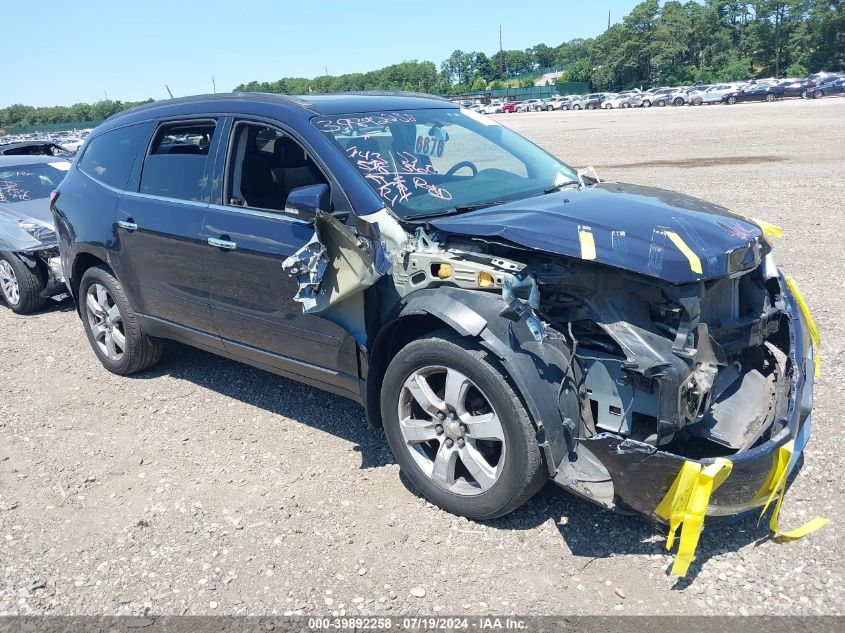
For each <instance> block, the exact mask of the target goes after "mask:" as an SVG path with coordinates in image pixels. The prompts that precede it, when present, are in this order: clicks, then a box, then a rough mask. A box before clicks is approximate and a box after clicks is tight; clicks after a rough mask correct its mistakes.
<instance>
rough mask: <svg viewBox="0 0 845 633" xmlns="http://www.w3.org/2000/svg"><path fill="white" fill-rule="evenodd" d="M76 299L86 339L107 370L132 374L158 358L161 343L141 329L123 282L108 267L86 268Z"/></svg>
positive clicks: (121, 373) (120, 373)
mask: <svg viewBox="0 0 845 633" xmlns="http://www.w3.org/2000/svg"><path fill="white" fill-rule="evenodd" d="M79 303H80V312H81V313H82V323H83V325H84V326H85V333H86V334H87V335H88V342H89V343H90V344H91V348H92V349H93V350H94V353H95V354H96V355H97V358H98V359H99V360H100V362H101V363H102V364H103V367H105V368H106V369H108V370H109V371H110V372H112V373H114V374H118V375H121V376H126V375H129V374H134V373H135V372H138V371H141V370H143V369H147V368H149V367H152V366H153V365H155V364H156V363H157V362H158V361H159V360H160V359H161V351H162V348H161V344H160V343H158V342H156V341H154V340H152V339H151V338H149V337H148V336H147V335H146V334H145V333H144V331H143V330H142V329H141V324H140V323H139V321H138V317H137V316H136V315H135V311H134V310H133V309H132V306H130V305H129V299H127V298H126V293H124V291H123V286H121V285H120V282H119V281H118V280H117V279H116V278H115V277H114V275H112V273H111V271H110V270H109V269H108V268H106V267H104V266H97V267H94V268H89V269H88V270H86V271H85V274H83V275H82V279H81V280H80V282H79Z"/></svg>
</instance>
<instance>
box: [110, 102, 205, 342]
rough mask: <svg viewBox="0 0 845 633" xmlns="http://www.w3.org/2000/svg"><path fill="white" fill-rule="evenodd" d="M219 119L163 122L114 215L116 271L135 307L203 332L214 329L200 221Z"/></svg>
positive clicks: (202, 216)
mask: <svg viewBox="0 0 845 633" xmlns="http://www.w3.org/2000/svg"><path fill="white" fill-rule="evenodd" d="M217 124H218V121H217V119H216V118H208V117H204V118H201V119H188V120H179V121H164V122H160V123H159V124H158V126H157V128H156V131H155V134H154V135H153V137H152V140H151V142H150V144H149V147H148V149H147V152H146V155H145V156H144V161H143V164H142V166H141V169H140V173H137V174H136V176H135V179H136V180H135V183H134V184H133V183H131V184H132V185H133V186H131V187H130V189H131V190H130V191H126V192H125V193H123V194H122V195H121V196H120V199H119V201H118V209H117V214H116V223H117V226H116V233H117V235H118V240H119V247H118V256H119V257H120V260H121V270H122V271H123V276H124V278H126V279H127V280H128V282H129V283H130V284H131V285H132V287H133V289H134V290H135V296H136V302H137V303H138V305H137V310H138V312H141V313H142V314H145V315H148V316H152V317H157V318H159V319H163V320H166V321H169V322H172V323H175V324H178V325H181V326H185V327H186V328H189V329H191V330H196V331H199V332H205V333H213V332H214V327H213V324H212V320H211V307H210V302H209V280H208V276H207V273H206V269H205V263H204V260H203V251H204V250H205V248H207V247H206V245H205V243H204V241H203V224H204V222H205V214H206V210H207V209H208V195H209V190H210V186H209V170H210V168H211V165H210V164H209V160H208V159H209V155H210V154H212V150H213V149H214V148H215V144H216V142H217V135H216V134H215V131H216V129H217ZM212 155H213V154H212Z"/></svg>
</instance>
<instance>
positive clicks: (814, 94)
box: [813, 90, 824, 99]
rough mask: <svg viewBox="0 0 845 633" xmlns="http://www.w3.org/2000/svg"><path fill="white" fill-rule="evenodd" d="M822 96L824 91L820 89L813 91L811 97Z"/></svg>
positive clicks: (818, 97) (817, 97) (819, 97)
mask: <svg viewBox="0 0 845 633" xmlns="http://www.w3.org/2000/svg"><path fill="white" fill-rule="evenodd" d="M823 96H824V92H822V91H821V90H816V91H815V92H814V93H813V99H821V98H822V97H823Z"/></svg>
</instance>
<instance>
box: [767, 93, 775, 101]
mask: <svg viewBox="0 0 845 633" xmlns="http://www.w3.org/2000/svg"><path fill="white" fill-rule="evenodd" d="M775 99H777V97H775V95H773V94H767V95H766V101H768V102H769V103H771V102H772V101H774V100H775Z"/></svg>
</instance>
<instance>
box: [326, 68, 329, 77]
mask: <svg viewBox="0 0 845 633" xmlns="http://www.w3.org/2000/svg"><path fill="white" fill-rule="evenodd" d="M328 76H329V67H328V66H326V77H328Z"/></svg>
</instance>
